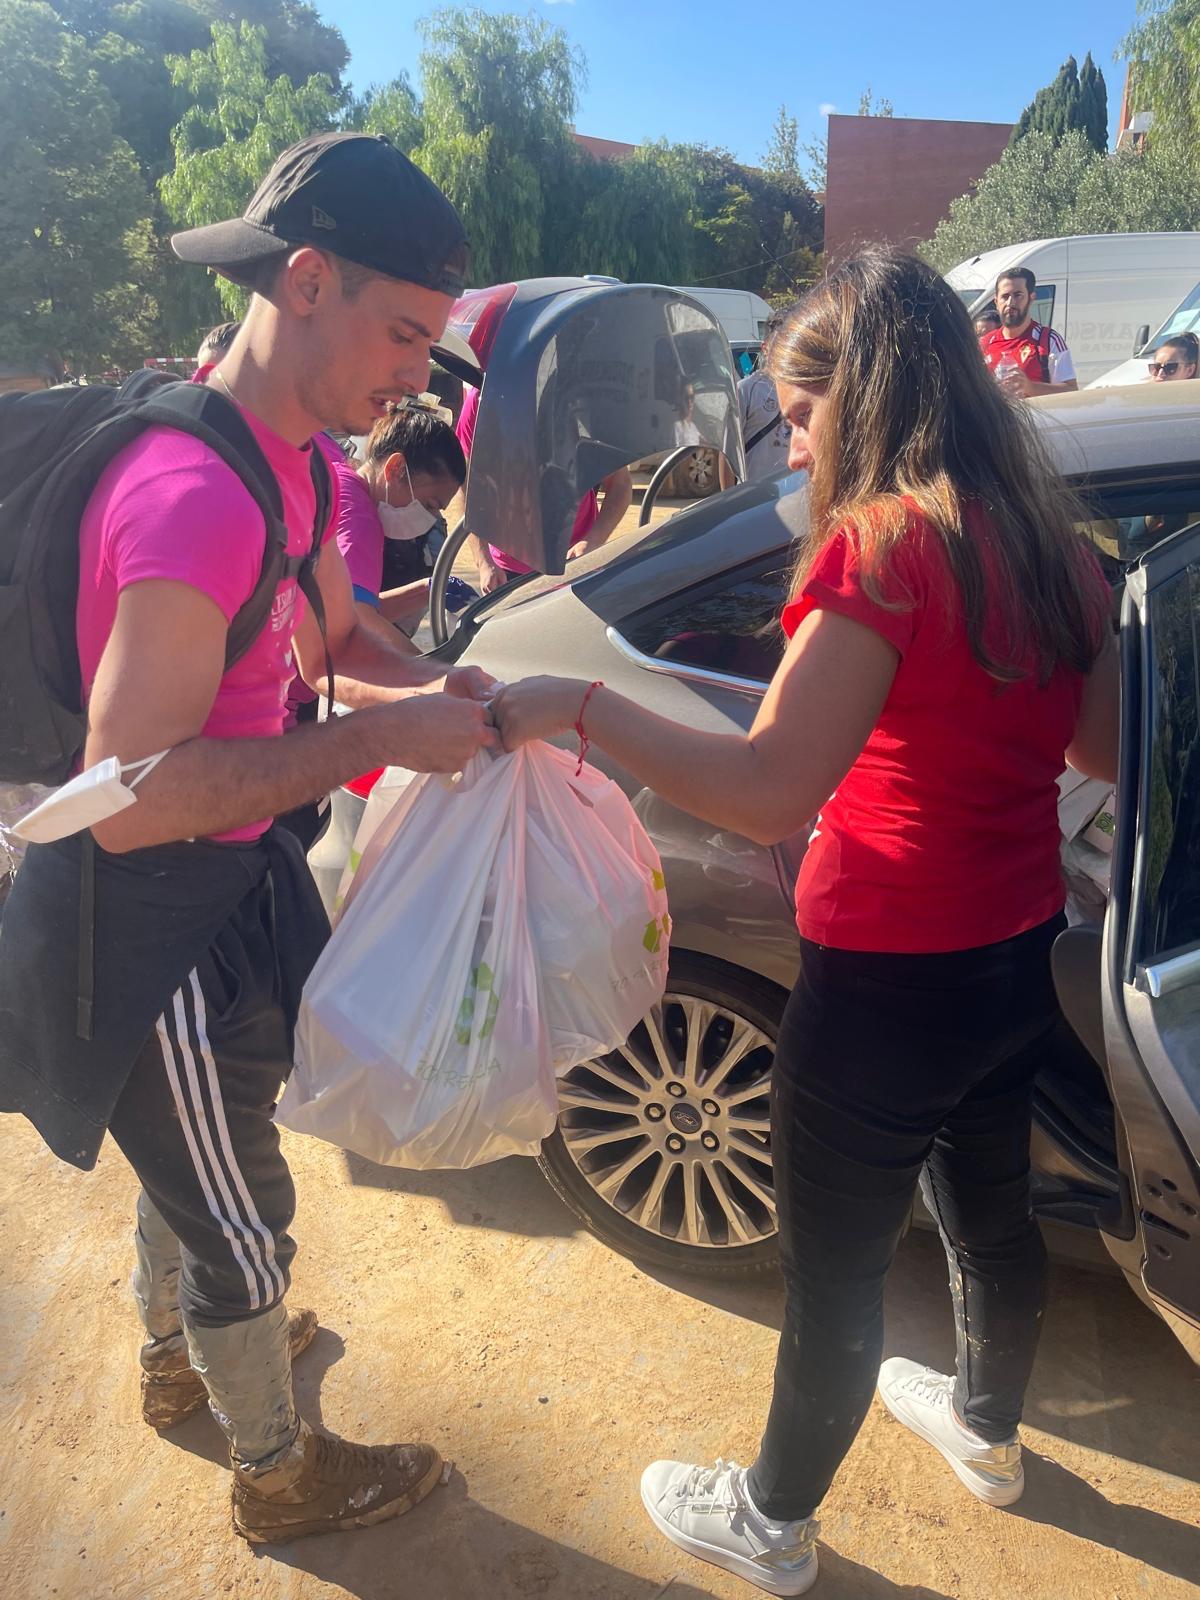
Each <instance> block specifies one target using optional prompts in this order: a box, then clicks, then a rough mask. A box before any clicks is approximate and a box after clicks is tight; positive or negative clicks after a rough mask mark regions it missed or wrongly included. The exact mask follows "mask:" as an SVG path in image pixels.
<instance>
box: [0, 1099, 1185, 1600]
mask: <svg viewBox="0 0 1200 1600" xmlns="http://www.w3.org/2000/svg"><path fill="white" fill-rule="evenodd" d="M285 1137H286V1136H285ZM288 1149H289V1153H290V1156H291V1158H292V1161H293V1165H294V1169H295V1172H296V1177H297V1183H298V1187H299V1191H300V1210H299V1215H298V1217H297V1224H296V1233H297V1237H298V1239H299V1241H300V1255H299V1258H298V1261H297V1268H296V1277H295V1289H294V1292H293V1297H292V1298H293V1303H294V1304H297V1305H298V1304H311V1305H314V1306H316V1307H317V1308H318V1309H319V1311H320V1315H321V1320H322V1331H321V1333H320V1334H319V1335H318V1337H317V1339H316V1341H315V1343H314V1345H313V1347H312V1349H311V1350H310V1351H309V1352H308V1353H307V1354H306V1355H305V1356H304V1357H303V1358H302V1359H301V1361H300V1362H299V1364H298V1367H297V1389H298V1395H299V1400H300V1404H301V1408H302V1410H303V1411H304V1412H305V1414H306V1415H307V1416H308V1417H309V1418H310V1419H312V1420H313V1421H314V1422H322V1421H323V1422H324V1423H325V1424H326V1425H328V1426H329V1427H330V1428H332V1429H333V1430H335V1431H338V1432H344V1433H346V1434H347V1435H350V1436H354V1437H359V1438H370V1439H375V1440H381V1439H384V1438H385V1437H392V1438H411V1437H425V1438H429V1439H431V1440H433V1441H434V1442H435V1443H436V1444H437V1445H438V1446H439V1447H440V1448H441V1450H442V1451H443V1452H444V1453H445V1454H446V1455H447V1456H448V1457H452V1458H453V1459H454V1461H455V1462H456V1470H455V1473H454V1476H453V1479H452V1481H451V1482H450V1483H449V1485H448V1486H447V1487H445V1488H442V1489H439V1490H437V1491H435V1493H434V1495H433V1496H432V1497H431V1498H430V1499H429V1500H428V1501H427V1502H426V1503H425V1504H424V1505H423V1506H421V1507H420V1508H418V1509H417V1510H416V1511H415V1512H413V1513H411V1514H410V1515H409V1516H407V1517H405V1518H403V1519H402V1520H400V1521H399V1522H395V1523H391V1524H387V1525H385V1526H382V1527H379V1528H374V1529H370V1530H367V1531H364V1532H359V1533H353V1534H339V1535H335V1536H332V1537H327V1538H323V1539H310V1540H306V1541H301V1542H297V1543H296V1544H294V1545H291V1546H284V1547H280V1548H279V1549H277V1550H274V1551H272V1552H269V1553H255V1552H254V1551H252V1550H251V1549H250V1548H249V1547H248V1546H246V1545H244V1544H243V1543H241V1542H240V1541H239V1540H237V1539H235V1538H234V1537H233V1535H232V1534H231V1533H230V1531H229V1513H228V1503H227V1498H226V1497H227V1493H228V1475H227V1469H226V1468H225V1467H224V1465H223V1464H222V1459H221V1458H222V1450H221V1439H220V1436H219V1434H218V1432H217V1429H216V1427H215V1425H214V1424H213V1423H212V1421H211V1420H210V1419H209V1418H208V1417H207V1415H203V1416H200V1417H197V1418H194V1419H193V1420H192V1421H190V1422H188V1423H187V1424H185V1425H184V1427H183V1428H181V1429H179V1430H178V1431H177V1432H176V1433H175V1434H174V1435H172V1436H170V1437H169V1438H167V1439H159V1438H158V1437H157V1436H156V1435H155V1434H153V1433H151V1432H149V1430H147V1429H145V1428H144V1426H143V1425H142V1423H141V1421H140V1419H139V1416H138V1409H137V1364H136V1348H137V1343H138V1329H137V1326H136V1322H135V1319H134V1316H133V1311H132V1305H131V1302H130V1299H129V1294H128V1289H127V1280H128V1276H129V1271H130V1266H131V1258H132V1249H131V1234H130V1218H131V1213H132V1206H133V1199H134V1186H133V1181H132V1179H131V1176H130V1174H129V1172H128V1171H127V1169H126V1168H125V1167H124V1165H123V1163H122V1162H121V1160H120V1158H119V1156H117V1155H116V1153H115V1152H112V1151H111V1150H110V1151H108V1152H106V1154H105V1157H104V1159H103V1160H102V1161H101V1164H100V1167H99V1168H98V1170H97V1171H96V1172H95V1173H92V1174H86V1175H85V1174H81V1173H77V1172H74V1171H72V1170H71V1169H69V1168H66V1167H64V1166H61V1165H59V1164H58V1163H56V1162H55V1161H54V1160H53V1158H52V1157H51V1156H50V1155H49V1154H48V1153H47V1152H46V1151H45V1150H44V1149H43V1148H42V1147H41V1145H40V1144H39V1143H38V1141H37V1140H36V1138H35V1137H34V1136H33V1135H32V1133H31V1132H30V1131H29V1130H28V1129H27V1127H26V1126H25V1125H24V1124H23V1123H21V1122H19V1121H17V1120H16V1119H12V1118H7V1119H4V1120H3V1122H0V1220H2V1223H3V1228H4V1236H5V1241H6V1248H5V1251H4V1264H3V1268H2V1269H0V1297H2V1298H0V1306H2V1307H3V1311H2V1313H0V1315H2V1317H3V1326H4V1338H3V1342H2V1345H0V1572H2V1573H3V1574H4V1576H3V1578H2V1579H0V1590H2V1592H3V1595H4V1597H5V1600H48V1597H50V1596H58V1597H59V1600H214V1597H215V1600H220V1597H224V1596H232V1597H234V1600H333V1597H341V1596H352V1597H355V1600H408V1597H412V1600H531V1597H536V1600H542V1597H545V1600H699V1597H701V1596H712V1597H722V1600H733V1597H735V1596H739V1595H740V1596H743V1597H747V1600H748V1596H749V1595H750V1593H751V1591H750V1590H748V1589H747V1588H746V1587H745V1586H744V1585H742V1584H741V1583H740V1582H739V1581H738V1580H736V1579H734V1578H732V1577H727V1576H725V1575H724V1574H720V1573H716V1572H715V1571H714V1570H713V1569H711V1568H707V1567H702V1566H700V1565H699V1564H697V1563H695V1562H692V1561H690V1560H689V1559H688V1558H686V1557H684V1556H682V1555H681V1554H680V1553H678V1552H677V1551H675V1550H674V1549H673V1548H672V1547H671V1546H670V1545H668V1544H666V1543H665V1542H664V1541H662V1540H660V1539H659V1537H658V1535H657V1534H656V1533H655V1532H654V1530H653V1529H652V1528H651V1527H650V1525H649V1523H648V1522H647V1521H646V1519H645V1517H644V1514H643V1512H642V1510H641V1507H640V1503H639V1501H638V1498H637V1477H638V1473H639V1472H640V1470H641V1467H642V1466H643V1464H644V1463H645V1462H646V1461H647V1460H649V1459H651V1458H653V1457H654V1456H656V1455H660V1454H681V1455H683V1456H684V1457H685V1458H687V1459H693V1460H706V1459H711V1458H712V1457H714V1456H715V1455H717V1454H718V1453H720V1454H723V1455H726V1456H734V1457H738V1458H740V1459H742V1460H745V1459H747V1458H748V1457H749V1456H750V1455H751V1453H752V1452H753V1450H754V1447H755V1444H756V1440H757V1430H758V1428H759V1426H760V1424H761V1420H762V1416H763V1413H764V1410H765V1405H766V1400H767V1394H768V1382H769V1377H770V1372H771V1367H772V1363H773V1358H774V1347H775V1340H776V1330H777V1328H778V1326H779V1316H780V1306H781V1295H780V1290H779V1285H778V1283H777V1282H776V1281H769V1282H766V1283H763V1284H760V1285H757V1286H754V1287H749V1286H741V1287H732V1288H731V1287H725V1288H720V1289H715V1290H713V1289H711V1288H706V1287H705V1286H704V1285H703V1284H701V1283H698V1282H696V1281H695V1280H689V1281H686V1282H685V1281H683V1280H679V1281H675V1282H672V1281H666V1280H663V1279H660V1278H655V1277H652V1276H649V1275H647V1274H646V1273H644V1272H642V1271H640V1270H639V1269H638V1268H636V1267H634V1266H633V1265H631V1264H630V1263H629V1262H627V1261H624V1260H622V1259H621V1258H620V1257H618V1256H616V1255H613V1254H611V1253H610V1252H609V1251H607V1250H606V1249H604V1248H603V1247H602V1246H601V1245H599V1244H597V1243H596V1242H594V1241H593V1240H591V1239H590V1238H588V1237H587V1236H586V1235H583V1234H580V1233H579V1232H578V1231H577V1230H576V1228H575V1226H574V1223H573V1219H572V1218H571V1216H570V1215H569V1214H568V1213H567V1212H566V1211H565V1210H564V1209H563V1207H562V1206H561V1205H560V1203H559V1202H558V1201H557V1199H556V1198H555V1197H554V1195H553V1194H552V1193H551V1192H550V1190H549V1189H548V1188H547V1186H546V1185H545V1184H544V1183H543V1181H542V1179H541V1178H540V1176H539V1174H538V1172H537V1169H536V1168H535V1167H534V1166H533V1165H532V1163H529V1162H522V1161H509V1162H504V1163H501V1164H499V1165H497V1166H495V1167H490V1168H484V1169H482V1170H480V1171H478V1172H475V1173H429V1174H415V1173H403V1172H394V1171H386V1170H383V1169H380V1168H376V1167H372V1166H371V1165H370V1164H368V1163H366V1162H363V1161H360V1160H358V1159H357V1158H355V1157H346V1156H344V1155H342V1154H341V1153H340V1152H337V1151H334V1150H331V1149H328V1148H326V1147H324V1146H321V1145H318V1144H316V1143H313V1142H311V1141H307V1140H302V1139H297V1138H289V1139H288ZM888 1349H889V1353H891V1352H904V1353H907V1354H910V1355H912V1356H915V1357H918V1358H920V1359H924V1360H928V1361H931V1362H935V1363H939V1364H943V1363H946V1362H947V1361H948V1360H949V1359H950V1356H951V1350H952V1331H951V1326H950V1318H949V1307H948V1299H947V1293H946V1287H945V1273H944V1265H943V1262H942V1261H941V1259H940V1253H939V1250H938V1247H937V1244H936V1241H935V1240H934V1239H932V1238H930V1237H929V1236H927V1235H913V1236H911V1237H910V1238H909V1239H908V1240H907V1241H906V1242H905V1244H904V1246H903V1249H902V1253H901V1258H900V1260H899V1262H898V1265H897V1269H896V1272H895V1274H894V1277H893V1282H892V1286H891V1290H890V1300H889V1333H888ZM1198 1390H1200V1384H1198V1382H1197V1377H1196V1374H1195V1371H1194V1369H1193V1368H1192V1367H1191V1366H1190V1364H1189V1363H1188V1361H1187V1359H1186V1358H1185V1357H1184V1355H1183V1353H1182V1352H1181V1351H1180V1350H1179V1349H1178V1348H1177V1347H1176V1345H1175V1343H1174V1341H1173V1340H1172V1338H1171V1336H1170V1335H1169V1334H1168V1333H1167V1331H1166V1330H1165V1329H1164V1328H1162V1327H1161V1326H1160V1325H1159V1324H1157V1323H1156V1322H1155V1321H1154V1319H1153V1318H1152V1317H1151V1316H1150V1315H1149V1314H1148V1313H1147V1312H1145V1311H1144V1310H1143V1309H1142V1308H1141V1307H1140V1306H1139V1305H1138V1304H1137V1303H1136V1302H1135V1301H1134V1299H1133V1297H1132V1296H1131V1295H1130V1294H1129V1293H1128V1291H1127V1290H1126V1289H1125V1287H1124V1285H1123V1284H1122V1283H1121V1282H1120V1281H1119V1280H1117V1279H1115V1278H1111V1277H1102V1276H1097V1275H1095V1274H1092V1273H1084V1272H1080V1271H1077V1270H1071V1269H1066V1268H1058V1269H1056V1270H1055V1272H1054V1275H1053V1280H1052V1299H1051V1304H1050V1308H1049V1312H1048V1316H1047V1324H1046V1333H1045V1339H1044V1342H1043V1346H1042V1354H1041V1357H1040V1360H1039V1364H1038V1368H1037V1373H1036V1377H1035V1380H1034V1386H1033V1391H1032V1395H1031V1403H1030V1407H1029V1416H1028V1427H1027V1429H1026V1433H1025V1439H1026V1449H1027V1455H1026V1461H1027V1474H1028V1488H1027V1490H1026V1495H1025V1498H1024V1501H1023V1502H1022V1503H1021V1505H1020V1506H1019V1507H1018V1508H1016V1510H1015V1511H1012V1512H994V1511H988V1510H987V1509H985V1508H984V1507H983V1506H981V1505H979V1504H978V1503H977V1502H976V1501H974V1500H973V1499H971V1498H970V1497H969V1496H968V1495H967V1494H966V1492H965V1491H964V1490H963V1489H961V1488H960V1486H959V1485H958V1483H957V1481H956V1480H955V1479H954V1478H953V1477H952V1475H951V1474H950V1473H949V1472H948V1471H947V1470H945V1469H944V1468H943V1467H942V1465H941V1463H940V1461H939V1460H938V1458H937V1457H935V1456H934V1455H933V1454H932V1452H929V1451H928V1450H926V1449H925V1448H924V1447H922V1446H920V1445H918V1444H917V1443H916V1442H915V1441H913V1440H912V1439H911V1438H910V1437H909V1436H908V1435H907V1434H906V1433H905V1432H903V1431H902V1430H901V1429H900V1428H899V1427H898V1426H897V1425H896V1424H895V1423H894V1422H892V1421H891V1419H890V1418H889V1417H888V1416H887V1415H886V1413H884V1412H883V1410H882V1408H881V1407H880V1406H879V1405H878V1404H876V1406H875V1408H874V1409H873V1410H872V1412H871V1415H870V1417H869V1418H868V1421H867V1424H866V1426H865V1428H864V1429H863V1432H862V1434H861V1435H860V1437H859V1440H858V1442H857V1443H856V1445H855V1447H854V1450H853V1453H852V1454H851V1456H850V1458H849V1460H848V1461H847V1464H846V1466H845V1468H844V1470H843V1472H842V1475H841V1477H840V1478H839V1480H838V1482H837V1484H836V1485H835V1487H834V1490H833V1492H832V1493H831V1495H830V1496H829V1499H828V1501H827V1503H826V1506H825V1512H824V1536H823V1540H824V1542H823V1546H822V1551H821V1562H822V1569H823V1571H822V1577H821V1580H820V1583H819V1585H818V1587H817V1589H816V1590H815V1591H814V1592H815V1594H817V1595H819V1596H821V1597H822V1600H887V1597H898V1596H904V1597H906V1600H1000V1597H1005V1600H1007V1597H1009V1596H1014V1597H1015V1596H1020V1597H1021V1600H1041V1597H1043V1596H1044V1597H1046V1600H1142V1597H1154V1600H1183V1597H1184V1596H1191V1597H1197V1596H1200V1586H1198V1585H1200V1527H1198V1526H1197V1509H1198V1507H1200V1493H1198V1491H1197V1487H1196V1483H1197V1480H1200V1426H1198V1424H1200V1393H1198Z"/></svg>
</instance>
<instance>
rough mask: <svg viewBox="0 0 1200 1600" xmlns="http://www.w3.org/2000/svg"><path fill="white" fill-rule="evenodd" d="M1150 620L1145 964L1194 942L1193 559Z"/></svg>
mask: <svg viewBox="0 0 1200 1600" xmlns="http://www.w3.org/2000/svg"><path fill="white" fill-rule="evenodd" d="M1149 624H1150V640H1151V649H1152V651H1153V678H1152V682H1151V716H1152V722H1151V750H1150V771H1149V792H1148V800H1147V815H1146V827H1145V851H1146V855H1145V901H1144V909H1143V915H1142V929H1141V940H1140V947H1141V959H1142V960H1143V961H1145V962H1150V961H1151V960H1156V959H1158V958H1160V957H1162V956H1163V955H1166V954H1168V953H1170V952H1173V951H1178V950H1180V949H1182V948H1185V947H1187V946H1190V945H1195V944H1200V564H1195V565H1192V566H1190V567H1185V568H1184V570H1183V571H1182V572H1180V573H1179V574H1178V575H1177V576H1176V577H1174V578H1172V579H1171V580H1170V581H1169V582H1168V583H1165V584H1164V585H1163V586H1162V587H1161V588H1160V589H1157V590H1155V591H1154V592H1153V593H1152V595H1151V597H1150V612H1149Z"/></svg>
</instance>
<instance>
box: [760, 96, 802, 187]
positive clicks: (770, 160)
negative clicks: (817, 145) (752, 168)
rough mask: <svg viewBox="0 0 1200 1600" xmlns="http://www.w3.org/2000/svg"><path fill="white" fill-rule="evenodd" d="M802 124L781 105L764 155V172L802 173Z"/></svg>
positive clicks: (796, 174) (797, 174)
mask: <svg viewBox="0 0 1200 1600" xmlns="http://www.w3.org/2000/svg"><path fill="white" fill-rule="evenodd" d="M799 139H800V124H799V123H798V122H797V121H796V119H795V117H792V116H789V115H788V108H787V107H786V106H780V108H779V110H778V112H777V114H776V117H775V121H774V123H773V124H772V127H771V142H770V143H769V144H768V146H767V149H766V154H765V155H764V156H763V160H762V169H763V171H764V172H770V173H778V174H787V175H789V176H791V175H795V176H797V177H798V176H799V175H800V144H799Z"/></svg>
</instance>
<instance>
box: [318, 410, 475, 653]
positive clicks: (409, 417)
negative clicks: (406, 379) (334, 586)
mask: <svg viewBox="0 0 1200 1600" xmlns="http://www.w3.org/2000/svg"><path fill="white" fill-rule="evenodd" d="M363 452H364V459H363V461H362V462H361V463H360V464H358V465H357V466H355V465H354V464H351V463H349V462H345V463H343V464H342V466H341V467H338V468H335V469H334V470H335V473H336V474H337V477H338V486H339V491H340V494H339V502H338V519H337V542H338V548H339V549H340V550H341V552H342V554H343V555H344V556H345V558H346V567H347V570H348V571H349V573H350V580H351V582H352V584H353V586H354V599H355V602H356V604H357V606H358V609H359V614H360V616H361V617H362V619H363V621H364V622H365V623H366V624H367V625H368V626H370V627H375V628H378V627H389V628H395V627H399V628H402V629H403V630H404V631H406V632H408V631H410V630H411V628H413V627H415V626H416V624H417V622H418V621H419V620H420V618H421V616H422V615H423V613H424V610H425V605H426V603H427V601H428V598H429V584H428V581H427V580H426V578H425V577H424V576H423V574H425V573H426V572H427V570H428V567H429V562H428V560H427V558H426V544H427V541H428V536H429V533H430V530H431V529H432V528H433V526H434V524H435V522H436V520H437V518H438V517H439V516H440V515H441V513H442V512H443V511H445V509H446V507H447V506H448V505H449V504H450V502H451V501H452V500H453V499H454V496H455V495H456V494H457V493H458V491H459V489H461V487H462V485H463V481H464V480H465V478H466V476H467V462H466V457H465V456H464V455H463V452H462V446H461V445H460V444H459V442H458V440H457V438H456V437H455V435H454V430H453V428H451V427H450V425H449V423H448V422H446V421H444V420H443V418H442V417H441V416H439V415H438V408H436V407H435V406H433V405H431V404H426V403H425V402H424V396H421V397H419V398H413V399H409V400H408V401H406V402H404V403H403V404H401V405H399V406H397V407H396V408H395V410H393V411H391V412H390V413H389V414H388V415H387V416H386V417H383V418H381V420H380V421H378V422H377V423H376V424H375V426H374V427H373V428H372V429H371V432H370V433H369V434H368V435H367V439H366V442H365V444H364V446H363ZM389 546H391V547H392V548H393V549H394V550H395V551H396V552H398V553H399V554H400V555H401V557H404V558H408V559H407V560H406V565H407V566H408V567H410V568H411V575H410V576H409V577H407V578H406V579H405V580H404V581H403V582H402V583H401V584H400V585H399V586H394V587H391V588H387V587H385V584H384V571H385V567H386V566H387V565H388V563H387V561H386V556H387V553H388V547H389ZM392 576H393V577H394V576H395V568H394V567H393V572H392Z"/></svg>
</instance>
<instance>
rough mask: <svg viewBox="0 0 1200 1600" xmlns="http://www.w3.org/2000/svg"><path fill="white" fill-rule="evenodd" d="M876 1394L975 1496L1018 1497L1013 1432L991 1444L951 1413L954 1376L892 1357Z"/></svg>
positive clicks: (1020, 1484)
mask: <svg viewBox="0 0 1200 1600" xmlns="http://www.w3.org/2000/svg"><path fill="white" fill-rule="evenodd" d="M879 1398H880V1399H881V1400H882V1401H883V1403H884V1405H885V1406H886V1407H887V1408H888V1410H889V1411H890V1412H891V1413H892V1415H893V1416H894V1417H895V1418H896V1420H897V1421H898V1422H902V1423H903V1424H904V1425H905V1427H906V1428H911V1429H912V1431H913V1432H914V1433H915V1434H918V1435H919V1436H920V1437H921V1438H922V1439H924V1440H925V1441H926V1443H927V1444H931V1445H932V1446H933V1447H934V1449H935V1450H940V1451H941V1452H942V1454H943V1455H944V1456H945V1458H946V1460H947V1461H948V1462H949V1463H950V1465H951V1466H952V1467H953V1468H954V1470H955V1472H956V1473H957V1474H958V1476H959V1478H960V1479H961V1480H962V1482H963V1483H965V1484H966V1486H967V1488H968V1489H970V1491H971V1493H972V1494H973V1495H974V1496H975V1498H976V1499H977V1500H982V1501H983V1503H984V1504H985V1505H989V1506H1011V1505H1012V1504H1013V1503H1014V1501H1017V1500H1019V1499H1020V1498H1021V1491H1022V1490H1023V1489H1024V1487H1025V1469H1024V1467H1022V1465H1021V1446H1020V1445H1019V1444H1018V1443H1017V1437H1016V1435H1015V1434H1014V1435H1013V1437H1012V1438H1011V1439H1010V1440H1009V1441H1008V1443H1007V1444H989V1443H988V1442H987V1440H986V1439H981V1438H980V1437H979V1436H978V1434H974V1433H972V1432H971V1430H970V1429H969V1428H968V1427H967V1426H966V1424H965V1423H963V1422H960V1421H959V1419H958V1417H957V1415H956V1414H955V1410H954V1379H953V1378H949V1377H947V1376H946V1374H945V1373H943V1372H935V1371H934V1370H933V1368H932V1367H922V1366H918V1364H917V1363H916V1362H915V1361H906V1360H905V1359H904V1357H903V1356H893V1357H892V1358H891V1360H890V1361H885V1362H884V1363H883V1365H882V1366H881V1367H880V1369H879Z"/></svg>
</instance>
